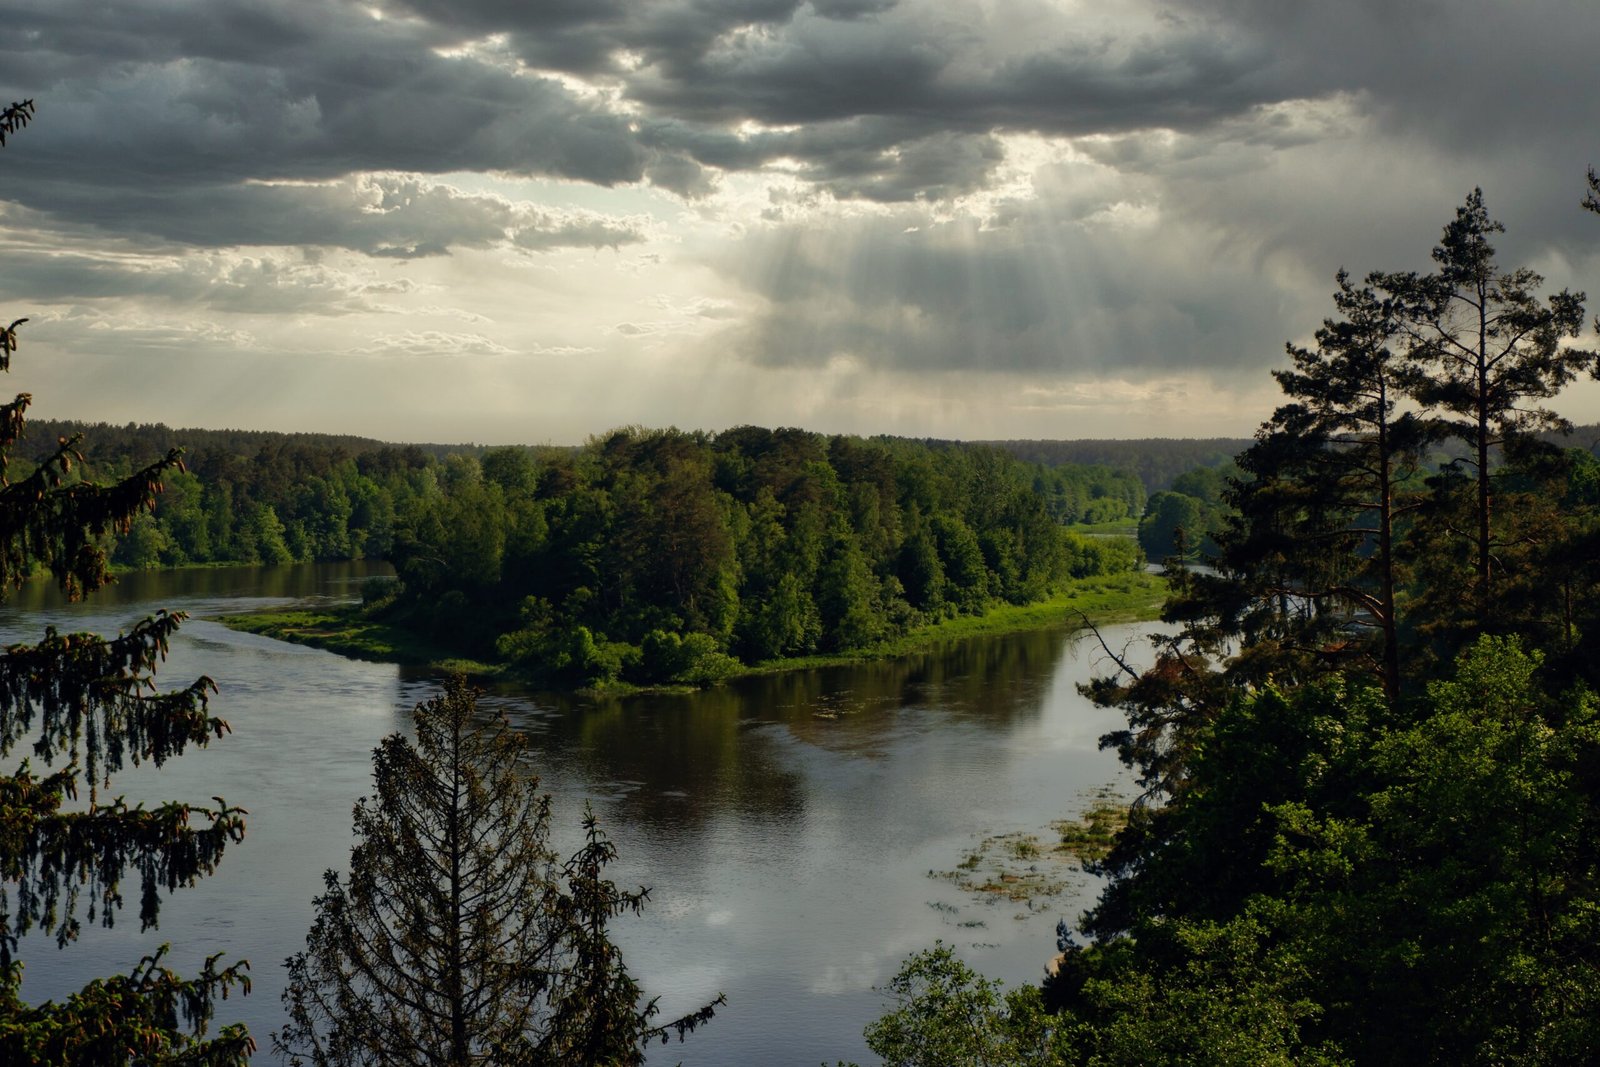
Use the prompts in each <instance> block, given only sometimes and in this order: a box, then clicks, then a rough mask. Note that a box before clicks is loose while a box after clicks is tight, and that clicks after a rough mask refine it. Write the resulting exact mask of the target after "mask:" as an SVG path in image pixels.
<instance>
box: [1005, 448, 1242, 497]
mask: <svg viewBox="0 0 1600 1067" xmlns="http://www.w3.org/2000/svg"><path fill="white" fill-rule="evenodd" d="M981 443H982V444H986V445H992V446H993V447H995V448H1001V449H1004V450H1005V451H1007V452H1009V453H1011V454H1012V455H1013V456H1016V457H1017V458H1018V459H1020V460H1023V461H1024V462H1027V463H1037V464H1041V465H1043V466H1046V467H1060V466H1069V465H1071V466H1095V467H1107V468H1109V469H1111V470H1116V471H1122V472H1125V473H1128V474H1132V475H1133V476H1135V477H1136V478H1138V479H1139V481H1140V483H1141V484H1142V485H1143V486H1144V490H1145V492H1146V493H1157V492H1160V491H1161V490H1163V489H1169V488H1171V486H1172V483H1173V481H1174V480H1175V479H1176V478H1177V477H1178V476H1179V475H1180V474H1183V473H1184V472H1186V471H1189V470H1193V469H1194V468H1196V467H1216V466H1221V465H1222V464H1224V463H1227V462H1228V461H1229V460H1231V459H1233V457H1234V456H1236V455H1238V454H1239V453H1240V452H1242V451H1244V450H1245V449H1246V448H1248V447H1249V446H1250V439H1249V438H1234V437H1206V438H1181V437H1146V438H1140V439H1137V440H1125V441H1121V440H1104V441H1102V440H1094V439H1084V440H1075V441H984V442H981ZM1134 514H1135V515H1137V514H1138V512H1137V511H1136V512H1134Z"/></svg>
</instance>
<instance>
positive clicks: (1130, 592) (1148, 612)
mask: <svg viewBox="0 0 1600 1067" xmlns="http://www.w3.org/2000/svg"><path fill="white" fill-rule="evenodd" d="M1166 592H1167V587H1166V582H1165V581H1164V580H1163V579H1161V578H1160V577H1159V576H1156V575H1152V574H1145V573H1129V574H1117V575H1110V576H1106V577H1097V578H1085V579H1082V580H1080V581H1076V582H1073V583H1072V584H1071V585H1070V586H1069V587H1067V588H1065V589H1063V590H1061V591H1059V592H1057V593H1056V594H1055V595H1053V596H1051V597H1050V598H1049V599H1046V600H1042V601H1039V602H1037V603H1034V604H1000V605H997V606H995V607H994V608H992V609H991V610H989V611H987V612H985V613H984V614H982V615H962V616H957V617H956V618H953V619H944V620H942V621H940V622H937V623H933V624H931V625H928V626H922V627H919V628H917V629H915V630H912V631H911V632H910V633H907V634H905V635H903V636H901V637H898V638H895V639H893V640H890V641H882V642H879V643H878V644H875V645H872V646H869V647H866V648H861V649H856V650H853V651H851V652H846V653H832V654H827V655H816V656H799V657H793V658H789V659H779V660H768V661H765V662H762V663H757V664H752V665H750V666H747V667H745V668H743V669H742V670H740V671H739V672H738V673H737V675H735V677H740V676H747V675H754V674H772V673H776V672H779V671H793V670H805V669H807V668H812V667H828V666H839V665H844V664H851V663H865V662H870V661H873V660H881V659H896V658H899V657H901V656H908V655H913V654H915V653H918V652H924V651H926V650H928V649H929V648H932V647H934V646H936V645H939V644H941V643H943V642H946V641H952V640H959V639H962V638H967V637H978V636H999V635H1003V634H1013V633H1026V632H1029V631H1033V630H1046V629H1050V628H1052V627H1058V626H1066V627H1076V626H1079V625H1081V624H1082V621H1083V617H1084V616H1087V617H1088V618H1089V620H1090V621H1092V622H1093V623H1094V624H1095V625H1097V626H1101V625H1109V624H1111V623H1119V622H1142V621H1145V620H1149V619H1154V618H1157V617H1158V616H1159V615H1160V612H1161V604H1162V601H1163V600H1164V599H1165V597H1166ZM217 621H219V622H221V623H222V624H223V625H225V626H227V627H229V628H230V629H234V630H241V631H244V632H246V633H253V634H260V635H262V636H265V637H272V638H276V639H277V640H279V641H290V642H293V643H295V644H301V645H310V646H312V647H314V648H322V649H326V650H328V651H330V652H337V653H339V654H340V655H342V656H349V657H351V658H352V659H362V660H372V661H378V662H384V663H399V664H403V665H406V666H413V667H423V668H426V669H428V670H431V671H438V672H441V673H443V672H447V671H461V672H464V673H466V674H468V675H470V676H472V677H475V678H484V679H488V678H501V677H512V676H514V672H513V670H512V669H511V668H510V667H509V666H508V665H506V664H496V663H483V662H480V661H477V660H472V659H465V658H462V657H461V656H460V655H458V654H457V653H456V651H455V650H453V649H450V648H447V647H445V646H443V645H441V644H439V643H438V642H435V641H430V640H428V639H427V638H424V637H421V636H419V635H417V634H415V633H413V632H412V631H410V630H406V629H403V628H402V627H399V626H394V625H391V624H389V623H385V622H382V621H380V620H376V619H372V618H368V617H367V616H365V615H363V614H362V613H361V609H360V608H359V607H358V606H355V605H352V606H350V607H348V608H337V609H333V610H321V611H277V612H261V613H257V614H249V615H225V616H222V617H221V618H219V619H218V620H217ZM672 688H675V689H676V688H682V687H672ZM606 691H607V692H608V693H618V692H639V691H642V690H641V689H640V688H639V687H635V686H629V685H627V684H626V683H621V684H618V685H616V686H613V687H608V688H607V690H606ZM651 691H659V690H658V688H655V687H653V688H652V690H651Z"/></svg>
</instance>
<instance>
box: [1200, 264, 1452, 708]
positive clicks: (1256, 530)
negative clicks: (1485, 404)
mask: <svg viewBox="0 0 1600 1067" xmlns="http://www.w3.org/2000/svg"><path fill="white" fill-rule="evenodd" d="M1379 280H1381V276H1379V275H1373V276H1371V277H1369V278H1368V280H1367V284H1366V285H1364V286H1359V287H1358V286H1356V285H1354V284H1353V283H1352V282H1351V281H1350V277H1349V275H1348V274H1346V273H1345V272H1344V271H1340V272H1339V276H1338V284H1339V289H1338V291H1337V292H1336V293H1334V296H1333V300H1334V306H1335V307H1336V308H1337V309H1338V311H1339V312H1340V314H1341V316H1342V317H1341V318H1339V319H1331V318H1330V319H1325V320H1324V321H1323V324H1322V328H1321V329H1320V330H1318V331H1317V335H1316V340H1317V347H1316V348H1315V350H1312V349H1307V348H1302V347H1300V346H1297V345H1292V344H1291V345H1289V346H1288V352H1289V356H1290V358H1291V359H1293V360H1294V368H1293V369H1292V370H1281V371H1274V372H1273V377H1275V378H1276V379H1277V380H1278V384H1279V385H1280V386H1281V387H1282V389H1283V391H1284V393H1285V394H1286V395H1287V396H1288V397H1290V398H1291V402H1290V403H1288V404H1284V405H1283V406H1281V407H1279V408H1278V409H1277V411H1275V412H1274V413H1273V416H1272V418H1271V420H1269V421H1268V422H1267V424H1266V425H1265V426H1263V427H1262V429H1261V432H1260V433H1259V434H1258V435H1257V440H1256V443H1255V444H1254V445H1253V446H1251V448H1250V449H1249V450H1247V451H1246V452H1245V453H1244V454H1243V455H1242V456H1241V457H1240V463H1241V466H1242V468H1243V471H1244V472H1245V473H1246V474H1247V475H1248V477H1247V478H1243V479H1241V480H1240V481H1239V482H1238V487H1237V489H1236V490H1234V492H1233V499H1234V501H1235V503H1236V504H1237V506H1238V508H1239V511H1240V521H1239V522H1238V523H1237V524H1236V526H1235V536H1233V537H1232V538H1226V539H1225V540H1226V541H1227V542H1228V556H1229V557H1230V558H1229V562H1230V563H1232V564H1234V565H1235V566H1234V569H1235V570H1236V571H1238V572H1240V573H1245V572H1248V571H1254V577H1255V580H1256V582H1257V585H1258V588H1257V590H1256V595H1257V597H1258V598H1261V599H1264V600H1265V601H1267V602H1269V603H1273V604H1275V605H1276V606H1277V607H1278V612H1277V613H1278V615H1279V616H1280V620H1281V622H1282V623H1283V626H1282V628H1283V629H1288V628H1289V626H1290V625H1292V623H1291V617H1298V618H1299V619H1303V620H1304V621H1305V622H1307V623H1309V624H1310V625H1302V626H1300V627H1299V629H1301V630H1302V631H1303V632H1304V635H1303V636H1302V637H1301V638H1300V641H1301V643H1302V644H1306V643H1311V642H1314V643H1315V644H1316V645H1317V646H1318V647H1319V648H1321V649H1324V650H1332V649H1335V648H1339V649H1345V648H1348V649H1349V650H1350V651H1352V652H1366V651H1368V649H1367V648H1365V647H1363V643H1362V642H1359V641H1351V640H1349V638H1350V637H1351V636H1352V634H1351V625H1352V622H1353V623H1354V624H1356V625H1360V626H1367V627H1371V628H1373V629H1375V630H1376V631H1377V633H1378V635H1379V642H1378V643H1379V650H1378V654H1377V655H1376V656H1375V657H1373V658H1374V659H1375V660H1376V662H1377V673H1378V675H1379V677H1380V678H1381V679H1382V680H1383V688H1384V692H1385V694H1386V695H1387V696H1388V699H1389V702H1390V703H1391V704H1394V703H1397V702H1398V701H1399V699H1400V640H1399V617H1398V614H1397V610H1396V598H1397V590H1398V586H1399V579H1398V575H1397V568H1398V563H1397V560H1396V547H1397V541H1398V539H1399V533H1398V531H1397V529H1396V521H1397V520H1398V519H1399V518H1400V517H1401V516H1403V515H1404V514H1405V513H1407V512H1408V511H1410V510H1412V509H1414V508H1415V507H1416V506H1417V504H1416V502H1415V501H1414V500H1412V499H1410V498H1408V497H1407V496H1406V495H1405V494H1404V493H1403V487H1404V486H1405V484H1406V483H1408V482H1410V481H1412V480H1413V478H1414V477H1415V475H1416V473H1417V470H1418V468H1419V466H1420V464H1421V458H1422V452H1423V450H1424V449H1425V448H1426V447H1427V446H1428V445H1429V444H1431V443H1433V442H1434V441H1435V440H1437V438H1438V436H1439V429H1438V426H1437V423H1436V420H1433V419H1431V418H1428V417H1426V414H1425V413H1419V412H1416V411H1405V412H1403V413H1400V412H1398V411H1397V408H1398V406H1399V404H1400V403H1401V402H1402V401H1403V400H1404V399H1405V398H1406V395H1407V390H1408V389H1414V388H1415V386H1416V385H1417V378H1416V374H1415V370H1414V368H1413V367H1411V366H1410V365H1408V364H1407V363H1406V361H1405V360H1404V359H1403V357H1402V354H1401V353H1399V352H1397V351H1395V350H1394V349H1393V348H1392V347H1391V345H1392V344H1393V343H1394V342H1395V340H1396V339H1397V338H1399V337H1400V336H1401V335H1402V326H1401V323H1400V320H1399V317H1398V315H1399V309H1398V307H1397V305H1396V302H1395V301H1394V300H1393V299H1392V298H1386V297H1384V296H1382V295H1380V294H1379V293H1378V292H1377V290H1376V289H1375V288H1374V284H1375V283H1376V282H1377V281H1379ZM1268 560H1272V561H1274V565H1272V566H1262V565H1261V564H1262V563H1264V562H1266V561H1268ZM1291 604H1293V605H1295V607H1294V609H1293V610H1291V609H1290V607H1289V606H1290V605H1291Z"/></svg>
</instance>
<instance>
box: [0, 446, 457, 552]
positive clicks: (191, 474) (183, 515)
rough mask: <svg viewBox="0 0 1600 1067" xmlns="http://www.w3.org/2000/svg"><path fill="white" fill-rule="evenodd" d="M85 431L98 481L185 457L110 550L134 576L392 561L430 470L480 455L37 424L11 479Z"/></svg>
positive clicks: (88, 460) (83, 451)
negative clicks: (171, 570) (455, 457)
mask: <svg viewBox="0 0 1600 1067" xmlns="http://www.w3.org/2000/svg"><path fill="white" fill-rule="evenodd" d="M80 435H81V440H79V442H78V444H77V445H76V446H75V447H76V449H77V451H78V453H79V454H80V455H81V456H82V457H83V459H84V463H83V464H80V465H78V466H77V467H76V468H75V471H76V473H78V474H83V475H85V476H86V477H89V478H91V479H93V480H95V481H97V482H101V483H105V482H111V481H116V480H118V479H121V478H124V477H127V476H128V475H130V474H131V473H132V472H134V471H137V470H139V469H141V468H142V467H144V465H145V464H147V463H149V462H150V461H151V460H152V459H153V458H155V457H158V456H161V455H165V454H166V453H167V452H168V451H169V450H171V449H174V448H181V449H183V453H184V455H183V462H184V468H185V469H184V470H169V471H167V472H165V473H164V474H163V476H162V484H163V487H164V492H163V493H162V494H161V495H160V496H159V497H158V498H157V501H156V506H155V508H154V510H153V511H150V512H144V513H141V514H139V515H138V516H136V517H135V518H134V519H133V521H132V524H131V526H130V527H129V530H128V532H127V534H126V536H124V537H122V538H120V539H118V540H117V541H116V542H115V544H114V546H112V545H111V544H110V543H109V542H108V547H110V550H111V552H112V557H111V558H112V561H113V562H114V563H115V564H117V565H119V566H123V567H131V568H136V569H145V568H153V567H175V566H184V565H188V564H197V563H267V564H274V563H291V562H312V561H336V560H349V559H383V558H387V556H388V554H389V552H390V549H391V548H392V546H393V544H394V535H395V530H396V529H397V526H398V524H400V523H401V522H403V521H404V518H405V516H406V515H407V514H409V513H410V512H411V511H412V510H414V506H415V502H416V501H418V500H420V499H422V498H424V497H426V496H427V495H429V494H430V493H431V492H435V491H436V489H435V486H434V481H435V479H434V476H433V474H431V473H430V472H431V471H432V469H433V468H435V467H437V466H438V465H439V464H440V462H441V461H442V459H443V457H444V456H446V455H452V454H463V453H465V454H476V453H480V452H482V451H483V449H481V448H479V447H477V446H472V445H404V446H395V445H388V444H384V443H383V442H380V441H374V440H371V439H368V438H364V437H353V436H346V435H335V434H288V433H273V432H264V431H251V430H201V429H184V430H174V429H172V428H170V427H167V426H164V425H161V424H159V423H153V424H150V423H141V424H135V423H128V424H126V425H121V426H118V425H110V424H105V423H82V422H74V421H54V420H49V419H38V420H34V421H32V422H30V423H29V425H28V435H27V437H25V438H24V439H23V440H22V441H21V442H20V443H19V447H18V449H17V454H16V455H15V456H14V457H13V460H12V468H13V469H12V471H11V472H10V474H11V477H13V478H16V477H18V476H20V475H21V474H25V473H26V472H27V471H28V470H30V469H31V468H32V466H33V465H34V464H36V463H38V462H40V461H42V460H44V459H45V458H46V457H48V456H49V455H51V454H52V453H53V452H54V451H55V450H56V448H57V447H58V442H59V441H61V440H63V439H71V438H74V437H79V436H80Z"/></svg>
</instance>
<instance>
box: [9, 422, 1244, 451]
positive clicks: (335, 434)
mask: <svg viewBox="0 0 1600 1067" xmlns="http://www.w3.org/2000/svg"><path fill="white" fill-rule="evenodd" d="M41 422H42V423H70V424H74V425H78V426H83V427H86V428H93V427H97V426H104V427H108V428H112V429H117V428H125V427H128V426H136V427H150V428H161V429H165V430H167V431H169V432H171V433H184V432H186V431H191V430H193V431H197V432H201V433H241V434H273V435H278V436H284V437H296V436H299V437H330V438H345V437H348V438H355V439H357V440H362V441H372V442H374V443H377V444H381V445H399V446H405V445H416V446H418V447H426V448H452V447H457V446H459V447H465V448H582V447H583V446H584V444H585V443H586V442H584V441H573V442H561V441H472V440H455V441H449V440H422V439H417V440H412V441H404V440H398V439H392V438H384V437H373V436H371V435H369V434H359V433H347V432H341V431H337V430H277V429H270V428H265V427H248V426H174V425H172V424H170V423H167V422H164V421H161V420H149V419H130V420H124V421H120V422H118V421H113V420H109V419H80V418H72V417H61V416H54V415H32V414H30V415H29V417H28V424H29V425H30V426H32V425H33V424H35V423H41ZM743 426H758V427H760V428H761V429H768V430H778V429H793V430H802V431H804V432H806V433H815V434H821V435H822V436H825V437H835V436H839V437H860V438H865V439H871V438H878V437H887V438H897V439H904V440H908V441H931V442H950V443H954V444H967V445H999V444H1013V443H1024V442H1048V443H1051V444H1076V443H1080V442H1081V443H1091V442H1104V443H1111V444H1138V443H1140V442H1144V441H1185V442H1194V443H1204V442H1210V441H1219V442H1220V441H1249V440H1251V435H1249V434H1240V435H1237V436H1235V435H1230V434H1219V435H1213V436H1206V437H1177V436H1167V437H1160V436H1146V437H941V436H938V435H932V434H900V433H833V432H830V431H826V430H816V429H813V428H811V427H809V426H788V425H785V426H777V425H762V424H760V423H753V422H742V423H735V424H733V425H730V426H724V427H721V428H720V429H709V428H706V427H683V426H671V425H663V426H644V425H640V424H637V423H633V424H628V425H623V426H611V427H608V428H606V429H604V430H597V431H595V432H594V433H592V434H589V435H587V436H588V437H593V438H598V437H604V436H606V435H607V434H610V433H614V432H616V431H618V430H627V429H632V428H635V427H637V428H639V429H643V430H646V431H658V430H677V431H680V432H683V433H707V434H710V435H712V436H716V435H718V434H722V433H726V432H728V431H729V430H736V429H739V428H740V427H743Z"/></svg>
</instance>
